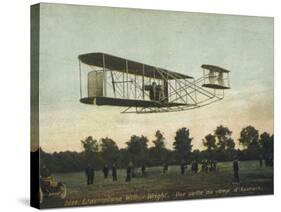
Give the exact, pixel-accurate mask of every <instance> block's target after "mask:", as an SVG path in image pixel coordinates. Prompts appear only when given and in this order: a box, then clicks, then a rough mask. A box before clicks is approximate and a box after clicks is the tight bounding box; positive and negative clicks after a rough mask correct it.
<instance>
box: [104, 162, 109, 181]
mask: <svg viewBox="0 0 281 212" xmlns="http://www.w3.org/2000/svg"><path fill="white" fill-rule="evenodd" d="M102 171H103V176H104V179H106V178H107V177H108V171H109V170H108V166H107V164H105V166H104V167H103V169H102Z"/></svg>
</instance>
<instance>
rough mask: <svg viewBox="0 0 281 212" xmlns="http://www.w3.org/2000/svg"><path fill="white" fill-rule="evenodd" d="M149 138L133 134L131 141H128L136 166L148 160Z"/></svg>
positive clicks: (128, 148)
mask: <svg viewBox="0 0 281 212" xmlns="http://www.w3.org/2000/svg"><path fill="white" fill-rule="evenodd" d="M147 143H148V139H147V138H146V137H145V136H143V135H142V136H136V135H133V136H131V139H130V141H128V142H126V144H127V151H128V153H129V156H130V158H131V160H132V162H133V163H134V165H136V166H140V165H141V164H142V163H144V162H146V160H147V156H148V154H147V153H148V148H147Z"/></svg>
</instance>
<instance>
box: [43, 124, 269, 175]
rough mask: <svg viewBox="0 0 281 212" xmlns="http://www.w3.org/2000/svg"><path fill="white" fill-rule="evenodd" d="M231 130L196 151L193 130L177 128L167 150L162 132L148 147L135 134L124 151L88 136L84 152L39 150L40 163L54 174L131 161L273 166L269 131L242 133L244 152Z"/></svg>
mask: <svg viewBox="0 0 281 212" xmlns="http://www.w3.org/2000/svg"><path fill="white" fill-rule="evenodd" d="M231 136H232V131H230V129H229V128H227V127H224V126H222V125H221V126H218V127H217V128H216V129H215V130H214V132H213V133H210V134H208V135H206V136H205V137H204V138H203V139H202V144H203V146H204V147H205V150H202V151H200V150H198V149H195V150H193V148H192V141H193V138H192V137H191V134H190V130H189V129H187V128H185V127H183V128H181V129H178V130H177V132H176V136H175V138H174V141H173V149H172V150H171V149H167V148H166V145H165V143H166V139H165V137H164V134H163V133H162V132H160V131H159V130H157V131H156V133H155V138H154V139H153V140H152V143H153V146H152V147H150V148H149V147H148V142H149V140H148V138H147V137H145V136H143V135H141V136H137V135H132V136H131V138H130V140H129V141H128V142H126V147H125V148H119V147H118V146H117V144H116V142H115V141H114V140H113V139H111V138H108V137H106V138H101V139H100V140H99V141H98V140H96V139H95V138H93V137H92V136H88V137H86V138H85V139H83V140H81V145H82V147H83V151H82V152H71V151H65V152H59V153H58V152H54V153H46V152H44V151H43V150H42V149H40V162H41V163H44V164H45V165H46V166H47V167H48V169H49V170H50V171H51V172H75V171H83V170H84V168H85V166H87V165H88V164H90V165H93V166H94V167H95V169H101V168H102V167H103V166H104V165H105V164H107V165H108V166H112V165H113V164H115V165H116V166H117V167H119V168H125V167H127V166H128V164H129V162H132V163H133V164H134V166H135V167H140V166H141V165H143V164H145V165H146V166H159V165H163V163H168V164H179V163H180V162H181V161H186V162H187V163H189V162H191V161H193V160H197V161H201V160H216V161H229V160H233V159H239V160H257V159H263V160H264V161H265V164H266V165H270V163H273V140H274V137H273V135H270V134H269V133H267V132H264V133H262V134H259V132H258V130H256V129H255V128H254V127H253V126H247V127H245V128H243V129H242V130H241V132H240V138H239V144H240V145H241V146H242V147H243V148H242V150H240V149H236V148H235V142H234V140H233V138H232V137H231Z"/></svg>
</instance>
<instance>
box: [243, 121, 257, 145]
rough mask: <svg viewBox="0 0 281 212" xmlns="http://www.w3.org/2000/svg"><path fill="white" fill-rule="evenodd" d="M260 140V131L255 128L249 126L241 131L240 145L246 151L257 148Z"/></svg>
mask: <svg viewBox="0 0 281 212" xmlns="http://www.w3.org/2000/svg"><path fill="white" fill-rule="evenodd" d="M258 140H259V131H258V130H256V129H255V128H254V127H253V126H247V127H245V128H243V129H242V130H241V132H240V138H239V143H240V144H242V146H243V147H245V148H246V149H248V148H251V147H255V146H257V145H258Z"/></svg>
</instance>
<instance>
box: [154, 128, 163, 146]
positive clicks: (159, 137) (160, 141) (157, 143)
mask: <svg viewBox="0 0 281 212" xmlns="http://www.w3.org/2000/svg"><path fill="white" fill-rule="evenodd" d="M155 137H156V139H155V140H153V141H152V143H153V144H154V146H155V148H156V149H159V150H160V149H164V148H165V142H164V141H165V138H164V135H163V133H161V132H160V130H157V131H156V133H155Z"/></svg>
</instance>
